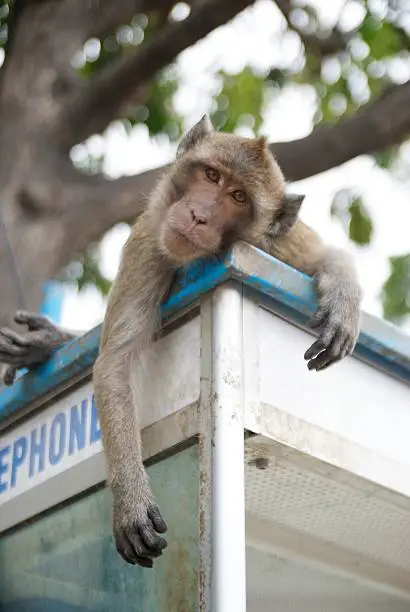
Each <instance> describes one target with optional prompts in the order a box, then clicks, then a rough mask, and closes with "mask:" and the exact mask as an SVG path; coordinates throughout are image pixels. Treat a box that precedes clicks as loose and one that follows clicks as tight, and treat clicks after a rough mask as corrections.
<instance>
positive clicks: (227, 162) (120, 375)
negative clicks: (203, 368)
mask: <svg viewBox="0 0 410 612" xmlns="http://www.w3.org/2000/svg"><path fill="white" fill-rule="evenodd" d="M209 167H210V168H211V173H210V172H209ZM218 173H219V175H218ZM209 176H212V177H213V179H212V180H211V179H210V178H209ZM215 177H218V180H217V181H216V180H214V179H215ZM242 191H243V192H244V194H245V196H246V201H245V203H244V202H242V201H241V202H239V201H238V200H237V199H235V198H240V199H242V197H243V194H242ZM238 192H239V195H238ZM302 199H303V198H293V199H292V198H290V199H287V197H286V196H285V181H284V178H283V176H282V173H281V170H280V168H279V166H278V165H277V163H276V162H275V160H274V159H273V157H272V155H271V154H270V153H269V150H268V148H267V146H266V143H265V141H264V139H257V140H250V139H245V138H239V137H237V136H234V135H231V134H219V133H215V132H213V130H212V128H211V126H210V124H209V121H208V120H207V118H203V119H202V120H201V121H200V122H199V123H198V124H197V125H196V126H194V128H193V129H192V130H191V131H190V132H189V133H188V134H187V136H186V137H185V138H184V139H183V140H182V142H181V144H180V147H179V150H178V153H177V159H176V161H175V163H174V164H173V166H172V167H171V168H170V170H169V172H168V173H167V174H166V175H164V177H163V178H162V179H161V180H160V182H159V184H158V186H157V188H156V189H155V190H154V192H153V194H152V196H151V198H150V200H149V204H148V208H147V210H146V211H145V213H144V214H143V215H141V217H140V218H139V219H138V221H137V222H136V224H135V226H134V228H133V230H132V233H131V236H130V238H129V239H128V241H127V243H126V245H125V247H124V251H123V257H122V262H121V266H120V269H119V272H118V275H117V278H116V280H115V282H114V285H113V288H112V291H111V294H110V297H109V303H108V308H107V312H106V315H105V319H104V324H103V332H102V338H101V350H100V355H99V357H98V359H97V361H96V363H95V366H94V389H95V394H96V401H97V406H98V409H99V413H100V420H101V429H102V434H103V444H104V449H105V454H106V458H107V464H108V475H109V476H108V480H109V483H110V485H111V487H112V491H113V495H114V534H115V538H116V545H117V550H118V552H119V553H120V554H121V555H122V556H123V558H124V559H126V560H127V561H128V562H130V563H138V564H140V565H144V566H147V567H149V566H151V565H152V559H153V557H155V556H158V555H160V554H161V552H162V550H163V549H164V547H165V546H166V542H165V540H164V539H163V538H162V537H161V536H160V535H158V534H159V533H163V532H164V531H165V530H166V525H165V523H164V521H163V520H162V518H161V515H160V514H159V510H158V508H156V506H155V505H154V502H153V497H152V493H151V490H150V487H149V484H148V480H147V477H146V474H145V470H144V467H143V463H142V458H141V439H140V427H139V423H138V412H139V410H140V409H141V404H142V402H143V401H144V393H143V380H144V375H143V374H142V372H143V368H144V363H145V362H146V359H147V354H148V351H149V347H150V344H151V342H152V337H153V334H154V331H155V329H156V327H157V325H158V324H159V318H158V315H159V307H160V304H161V301H162V299H163V297H164V295H165V294H166V293H167V291H168V290H169V287H170V284H171V282H172V278H173V273H174V270H175V268H176V267H178V266H179V265H181V264H184V263H187V262H189V261H191V260H193V259H195V258H197V257H199V256H203V255H207V254H210V253H214V252H216V251H217V250H218V249H219V248H221V247H222V246H227V245H229V244H230V243H232V242H233V241H234V240H237V239H238V238H241V239H244V240H247V241H248V242H251V243H253V244H255V245H257V246H259V247H261V248H263V249H265V250H267V251H268V252H269V253H271V254H273V255H276V256H277V257H279V258H280V259H282V260H283V261H286V262H287V263H289V264H291V265H293V266H295V267H297V268H298V269H300V270H302V271H304V272H306V273H308V274H312V275H316V276H317V281H318V293H319V298H320V308H319V310H318V313H317V321H316V323H317V322H318V320H319V322H320V323H323V322H324V323H325V325H324V331H323V333H322V336H321V338H320V340H319V341H318V342H316V343H315V344H314V345H313V347H315V348H313V347H311V349H309V351H310V352H309V351H308V352H307V354H306V356H308V357H309V359H310V362H309V367H311V365H312V364H313V367H315V366H317V369H321V368H323V367H327V365H329V364H330V363H332V362H334V361H337V360H338V359H340V358H342V357H343V356H344V355H346V354H348V353H349V352H351V350H352V349H353V346H354V343H355V340H356V338H357V333H358V321H359V312H360V308H359V304H360V290H359V288H358V285H357V280H356V276H355V272H354V269H353V268H352V266H351V265H350V262H349V261H348V260H347V258H346V256H345V255H344V254H341V253H339V252H338V251H336V250H335V249H329V248H325V247H324V245H323V244H322V242H321V241H320V239H319V237H318V236H317V235H316V233H315V232H313V230H311V229H309V228H308V227H306V226H305V225H304V224H303V223H301V222H300V221H298V220H297V214H298V210H299V207H300V204H301V201H302Z"/></svg>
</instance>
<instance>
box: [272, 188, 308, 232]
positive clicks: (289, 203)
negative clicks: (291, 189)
mask: <svg viewBox="0 0 410 612" xmlns="http://www.w3.org/2000/svg"><path fill="white" fill-rule="evenodd" d="M304 199H305V196H304V195H298V194H293V193H289V194H285V196H284V198H283V200H282V204H281V208H280V211H279V214H278V215H276V217H275V219H274V220H273V223H272V224H271V226H270V228H269V230H268V234H269V236H270V237H271V238H278V236H284V235H285V234H287V233H288V232H289V231H290V230H291V229H292V227H293V225H294V224H295V222H296V219H297V218H298V214H299V211H300V207H301V206H302V202H303V200H304Z"/></svg>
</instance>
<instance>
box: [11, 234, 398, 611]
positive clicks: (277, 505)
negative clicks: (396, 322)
mask: <svg viewBox="0 0 410 612" xmlns="http://www.w3.org/2000/svg"><path fill="white" fill-rule="evenodd" d="M315 306H316V298H315V292H314V288H313V285H312V281H311V279H310V278H308V277H306V276H304V275H303V274H300V273H299V272H297V271H296V270H294V269H293V268H290V267H289V266H287V265H285V264H283V263H281V262H279V261H278V260H276V259H274V258H272V257H270V256H268V255H266V254H265V253H263V252H261V251H259V250H258V249H255V248H253V247H250V246H249V245H247V244H245V243H238V244H237V245H236V246H235V247H234V248H232V249H231V250H230V251H229V252H228V253H227V254H225V255H224V256H223V257H222V256H221V257H218V258H213V259H211V260H206V261H202V262H199V263H196V264H195V265H193V266H191V267H189V268H187V269H186V270H184V271H181V273H180V274H179V277H178V279H177V282H176V284H175V287H174V290H173V292H172V294H171V295H170V296H169V298H168V300H167V302H166V303H165V304H164V305H163V309H162V314H163V326H162V330H161V334H160V335H159V337H158V340H157V341H156V350H155V363H154V364H153V375H152V377H151V379H150V386H151V387H152V393H150V394H149V395H150V398H151V399H150V401H149V402H147V405H144V406H143V407H142V411H141V421H142V426H143V445H144V460H145V462H146V466H147V470H148V473H149V476H150V480H151V484H152V488H153V491H154V494H155V496H156V499H157V502H158V505H159V507H160V509H161V512H162V514H163V516H164V518H165V520H166V521H167V524H168V533H167V540H168V548H167V549H166V550H165V552H164V554H163V555H162V557H161V558H160V559H158V560H155V562H154V568H153V569H151V570H149V569H143V568H140V567H135V566H130V565H128V564H126V563H125V562H124V561H123V560H122V559H121V557H120V556H119V555H118V554H117V552H116V550H115V545H114V541H113V537H112V533H111V493H110V490H109V489H108V488H107V487H106V486H105V484H104V479H105V474H106V472H105V462H104V456H103V451H102V445H101V432H100V427H99V421H98V413H97V408H96V405H95V401H94V396H93V387H92V382H91V372H92V366H93V362H94V360H95V358H96V355H97V352H98V342H99V332H100V330H99V328H95V329H93V330H91V331H90V332H89V333H87V334H85V335H84V336H83V337H81V338H80V339H78V340H76V341H74V342H70V343H67V344H66V345H64V346H63V347H62V348H61V349H59V350H58V351H56V352H55V353H54V354H53V356H52V358H51V359H50V360H49V361H48V362H47V363H45V364H44V365H43V366H41V367H39V368H37V370H36V371H35V372H32V373H30V374H26V375H24V376H22V377H21V378H19V379H18V380H17V381H16V383H15V385H14V386H13V387H11V388H1V389H0V532H1V537H0V611H1V612H80V611H81V612H91V611H104V612H131V611H136V612H191V611H192V612H196V611H199V612H245V611H247V612H264V611H265V610H266V611H271V610H272V611H273V610H274V611H275V612H309V611H310V610H312V612H313V611H314V612H320V611H322V610H323V611H324V612H345V611H346V610H349V611H351V612H387V611H388V612H409V610H410V441H409V440H410V390H409V380H410V338H409V337H407V336H405V335H404V334H402V333H400V331H399V330H397V329H396V328H395V327H393V326H391V325H388V324H387V323H385V322H383V321H381V320H379V319H377V318H374V317H372V316H369V315H366V314H363V321H362V328H361V335H360V339H359V342H358V345H357V348H356V351H355V354H354V355H353V356H351V357H349V358H347V359H345V360H343V361H342V362H341V363H339V364H337V365H334V366H333V367H331V368H329V369H328V370H325V371H323V372H319V373H316V372H309V371H308V369H307V367H306V362H305V361H304V359H303V354H304V352H305V350H306V349H307V348H308V347H309V346H310V344H311V343H312V342H313V340H314V338H313V335H312V333H313V332H312V331H310V330H308V328H307V326H306V323H307V320H308V317H309V316H310V315H311V314H313V312H314V310H315ZM151 396H152V397H151ZM151 400H152V401H151Z"/></svg>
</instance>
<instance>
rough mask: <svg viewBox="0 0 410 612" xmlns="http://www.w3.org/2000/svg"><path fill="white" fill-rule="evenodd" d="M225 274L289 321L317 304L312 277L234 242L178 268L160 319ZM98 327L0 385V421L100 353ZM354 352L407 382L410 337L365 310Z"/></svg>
mask: <svg viewBox="0 0 410 612" xmlns="http://www.w3.org/2000/svg"><path fill="white" fill-rule="evenodd" d="M228 279H235V280H237V281H238V282H241V283H243V284H245V285H246V286H249V287H251V288H253V289H254V290H256V291H257V292H258V293H261V294H263V295H264V296H267V297H268V298H270V299H271V300H272V302H271V303H272V309H273V310H276V311H278V312H280V313H281V314H282V315H284V316H285V317H286V318H287V319H289V320H290V321H291V322H296V323H298V324H302V325H303V324H306V322H307V320H308V318H309V317H310V316H311V315H312V314H313V312H314V311H315V309H316V305H317V302H316V295H315V290H314V284H313V281H312V279H311V278H310V277H308V276H306V275H305V274H302V273H301V272H299V271H297V270H295V269H294V268H292V267H290V266H288V265H287V264H284V263H283V262H281V261H279V260H277V259H275V258H273V257H271V256H270V255H267V254H266V253H264V252H262V251H260V250H259V249H256V248H254V247H250V246H249V245H245V244H238V245H236V246H235V247H234V248H233V249H232V250H231V251H229V252H228V253H227V254H226V256H220V257H213V258H211V259H207V260H202V261H198V262H195V263H194V264H192V265H191V266H189V267H188V268H187V269H183V270H180V271H179V272H178V274H177V277H176V281H175V284H174V286H173V290H172V292H171V293H170V295H169V297H168V299H167V300H166V302H165V303H164V304H163V306H162V309H161V310H162V316H163V318H164V319H166V318H168V317H169V316H170V315H172V314H174V313H175V312H177V311H178V310H180V309H181V308H183V307H185V306H187V305H189V304H191V303H193V302H195V301H196V300H197V299H198V298H199V297H200V296H201V295H202V294H204V293H205V292H207V291H210V290H212V289H213V288H215V287H216V286H217V285H220V284H221V283H223V282H225V281H226V280H228ZM100 329H101V327H100V326H98V327H96V328H94V329H93V330H91V331H90V332H88V333H87V334H85V335H84V336H82V337H81V338H79V339H78V340H75V341H72V342H69V343H67V344H65V345H64V346H63V347H61V348H60V349H59V350H57V351H56V352H55V353H54V355H53V356H52V357H51V358H50V359H49V360H48V361H47V363H45V364H44V365H42V366H39V367H38V368H36V369H35V370H33V372H32V373H28V374H25V375H24V376H21V377H20V378H19V379H18V380H17V381H16V383H15V384H14V385H13V387H10V388H4V387H2V388H0V421H1V420H3V419H5V418H7V417H9V416H10V415H12V414H15V413H16V412H18V411H19V410H22V409H23V408H25V407H26V406H27V405H29V404H30V403H32V402H33V400H34V399H35V398H38V397H41V396H43V395H46V394H47V393H49V392H50V391H51V390H52V389H54V388H56V387H58V386H59V385H61V384H63V383H66V382H67V381H69V380H70V379H71V378H72V377H73V376H75V375H77V374H79V373H81V372H82V371H84V370H86V369H88V368H90V367H91V366H92V364H93V362H94V360H95V358H96V356H97V353H98V344H99V337H100ZM356 354H357V356H359V357H361V358H363V359H365V360H366V361H368V362H370V363H372V364H373V365H375V366H377V367H379V368H381V369H382V370H385V371H387V372H389V373H391V374H393V375H394V376H398V377H400V378H401V379H403V380H405V381H410V338H409V337H408V336H406V335H405V334H403V333H401V332H400V331H399V330H398V329H397V328H395V327H394V326H392V325H389V324H388V323H386V322H384V321H382V320H380V319H377V318H376V317H371V316H370V315H366V314H365V315H364V318H363V325H362V333H361V335H360V338H359V342H358V345H357V348H356Z"/></svg>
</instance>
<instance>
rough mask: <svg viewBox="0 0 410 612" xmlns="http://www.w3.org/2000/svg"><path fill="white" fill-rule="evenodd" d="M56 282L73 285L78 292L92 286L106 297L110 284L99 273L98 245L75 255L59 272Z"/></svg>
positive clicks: (93, 245)
mask: <svg viewBox="0 0 410 612" xmlns="http://www.w3.org/2000/svg"><path fill="white" fill-rule="evenodd" d="M58 280H60V281H64V282H70V283H74V285H75V286H76V288H77V289H78V291H81V290H82V289H84V288H87V287H90V286H94V287H96V288H97V289H98V290H99V291H100V293H101V294H102V295H104V296H106V295H108V292H109V290H110V288H111V284H112V283H111V281H110V280H109V279H108V278H106V277H105V276H104V274H103V273H102V271H101V268H100V247H99V245H98V244H91V245H89V247H88V248H87V250H86V251H85V253H78V254H76V255H75V256H74V258H73V260H72V261H71V263H70V264H69V265H68V266H66V267H65V268H64V269H63V270H62V271H61V274H60V276H59V278H58Z"/></svg>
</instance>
